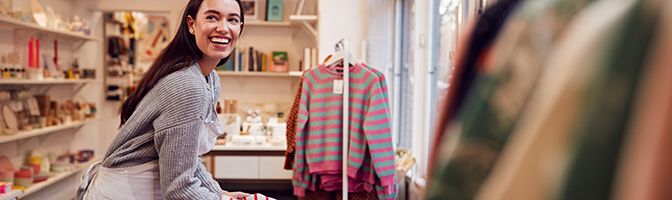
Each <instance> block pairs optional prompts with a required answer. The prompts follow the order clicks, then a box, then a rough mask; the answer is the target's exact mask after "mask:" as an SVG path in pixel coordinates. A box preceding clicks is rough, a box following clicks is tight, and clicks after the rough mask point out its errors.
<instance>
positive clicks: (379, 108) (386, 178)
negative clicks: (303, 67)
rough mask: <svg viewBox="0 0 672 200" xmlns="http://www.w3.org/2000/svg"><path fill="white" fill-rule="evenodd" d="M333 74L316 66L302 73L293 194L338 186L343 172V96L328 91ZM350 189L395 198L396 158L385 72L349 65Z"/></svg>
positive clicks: (334, 73)
mask: <svg viewBox="0 0 672 200" xmlns="http://www.w3.org/2000/svg"><path fill="white" fill-rule="evenodd" d="M342 79H343V78H342V75H341V73H337V72H334V71H331V70H329V69H327V67H325V66H320V67H318V68H315V69H311V70H309V71H308V72H306V73H305V74H304V78H303V82H302V84H303V90H302V92H301V102H300V106H299V119H298V125H297V126H298V132H297V135H296V155H295V162H294V167H293V168H294V169H293V170H294V177H293V185H294V193H295V195H297V196H304V195H305V191H306V189H309V190H317V189H323V190H327V191H329V190H331V191H333V190H340V184H341V178H340V176H341V173H342V133H343V131H342V127H343V125H342V124H343V123H342V119H343V113H342V108H343V107H342V106H343V96H342V94H335V93H333V84H334V80H342ZM349 91H350V106H349V109H350V116H349V118H350V120H349V123H350V131H349V132H350V137H349V144H350V145H349V149H348V154H349V156H348V169H347V170H348V176H349V178H350V180H349V188H348V190H349V191H350V192H359V191H371V190H373V189H375V190H376V192H377V193H378V197H379V198H380V199H394V198H395V197H396V185H395V161H394V152H393V151H394V150H393V143H392V134H391V124H390V123H391V121H390V114H389V108H388V107H389V104H388V100H387V87H386V84H385V79H384V76H383V75H382V74H381V73H380V72H378V71H376V70H374V69H371V68H368V67H366V66H364V65H362V64H358V65H355V66H353V67H351V68H350V86H349Z"/></svg>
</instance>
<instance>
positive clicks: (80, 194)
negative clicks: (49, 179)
mask: <svg viewBox="0 0 672 200" xmlns="http://www.w3.org/2000/svg"><path fill="white" fill-rule="evenodd" d="M101 162H102V161H98V162H95V163H93V164H91V166H89V167H88V168H87V169H86V171H85V172H84V174H82V178H81V181H80V183H79V188H78V189H77V199H84V195H85V194H86V192H87V191H88V190H89V186H90V185H91V181H92V180H93V178H94V177H95V176H96V174H98V170H99V169H100V165H101Z"/></svg>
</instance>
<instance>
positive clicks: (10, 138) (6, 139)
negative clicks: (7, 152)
mask: <svg viewBox="0 0 672 200" xmlns="http://www.w3.org/2000/svg"><path fill="white" fill-rule="evenodd" d="M95 120H96V119H89V120H84V121H79V122H72V123H69V124H63V125H58V126H50V127H46V128H41V129H35V130H31V131H21V132H18V133H15V134H14V135H8V136H0V144H2V143H7V142H12V141H16V140H21V139H25V138H31V137H37V136H40V135H45V134H49V133H53V132H57V131H62V130H67V129H71V128H77V127H80V126H84V125H86V124H88V123H91V122H93V121H95Z"/></svg>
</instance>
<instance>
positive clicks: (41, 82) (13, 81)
mask: <svg viewBox="0 0 672 200" xmlns="http://www.w3.org/2000/svg"><path fill="white" fill-rule="evenodd" d="M95 81H96V80H93V79H78V80H67V79H44V80H27V79H0V85H53V84H60V85H64V84H84V83H94V82H95Z"/></svg>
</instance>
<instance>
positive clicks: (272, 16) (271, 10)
mask: <svg viewBox="0 0 672 200" xmlns="http://www.w3.org/2000/svg"><path fill="white" fill-rule="evenodd" d="M283 1H284V0H268V1H267V2H266V21H269V22H271V21H273V22H281V21H283V20H284V15H283V11H284V9H285V8H284V6H283Z"/></svg>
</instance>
